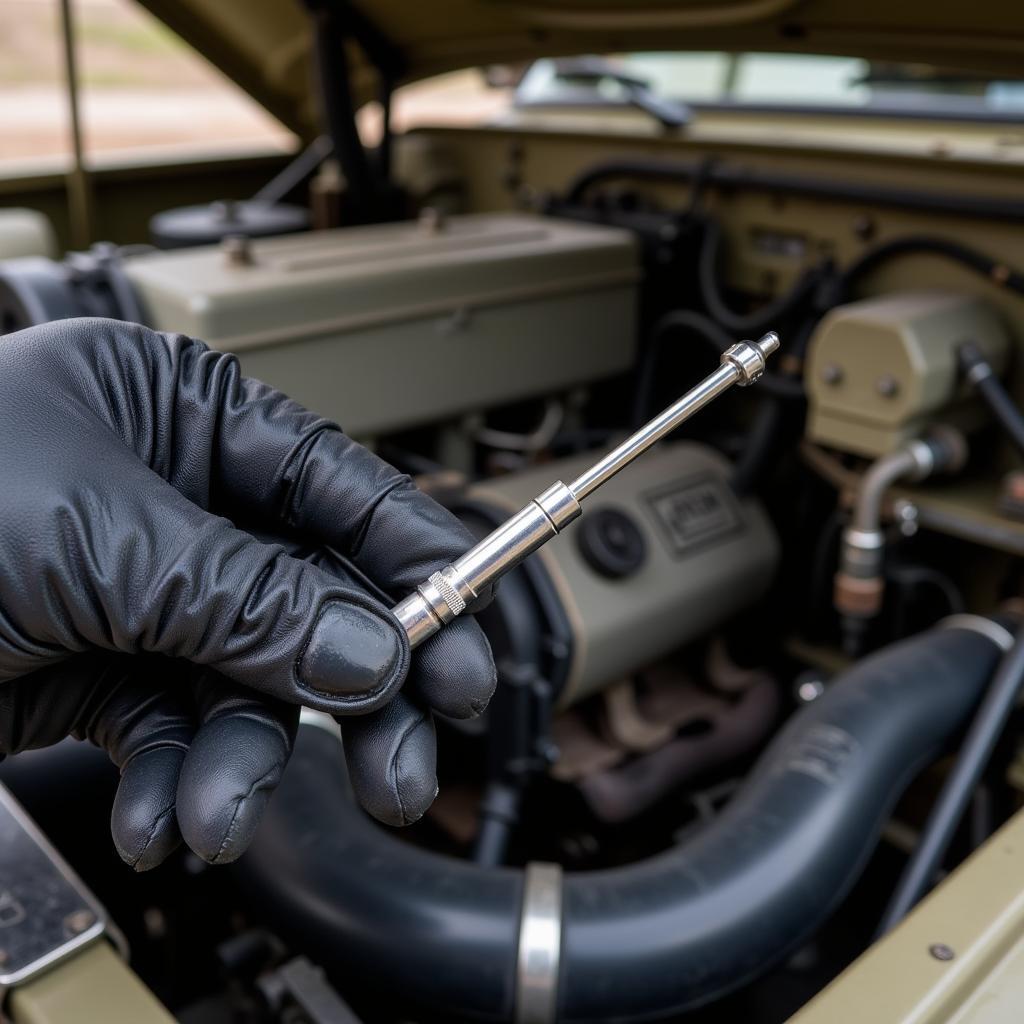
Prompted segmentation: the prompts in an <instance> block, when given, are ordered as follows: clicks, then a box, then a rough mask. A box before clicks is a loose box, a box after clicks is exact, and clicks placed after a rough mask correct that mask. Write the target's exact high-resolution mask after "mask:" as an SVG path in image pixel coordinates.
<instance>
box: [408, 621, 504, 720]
mask: <svg viewBox="0 0 1024 1024" xmlns="http://www.w3.org/2000/svg"><path fill="white" fill-rule="evenodd" d="M497 683H498V674H497V670H496V669H495V667H494V657H493V655H492V654H491V645H490V644H489V643H488V642H487V637H486V636H485V635H484V631H483V630H482V629H481V628H480V626H479V624H478V623H477V622H476V621H475V620H473V619H456V620H455V621H454V622H451V623H449V624H448V625H447V626H445V628H444V629H443V630H441V632H440V633H438V634H437V635H436V636H432V637H431V638H430V639H429V640H428V641H427V642H426V643H425V644H424V645H423V646H422V647H420V648H419V649H418V650H417V651H416V655H415V657H414V658H413V663H412V669H411V670H410V672H409V681H408V683H407V684H406V690H407V691H408V690H412V691H413V692H415V693H416V694H417V695H418V696H419V697H420V699H421V700H423V701H424V702H425V703H427V704H429V705H430V707H432V708H433V709H434V710H435V711H438V712H440V713H441V714H442V715H447V716H448V717H449V718H475V717H476V716H477V715H479V714H480V713H481V712H482V711H483V710H484V708H486V707H487V702H488V701H489V700H490V699H491V697H492V695H493V694H494V688H495V686H496V685H497Z"/></svg>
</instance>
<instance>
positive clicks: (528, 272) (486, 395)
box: [125, 215, 640, 437]
mask: <svg viewBox="0 0 1024 1024" xmlns="http://www.w3.org/2000/svg"><path fill="white" fill-rule="evenodd" d="M247 248H248V254H247V257H246V258H242V259H239V258H238V257H237V255H236V257H235V258H234V259H232V257H231V255H230V254H229V253H227V252H226V251H224V250H222V249H221V248H219V247H216V246H212V247H203V248H197V249H190V250H178V251H174V252H157V253H149V254H145V255H142V256H138V257H134V258H132V259H130V260H128V261H126V264H125V270H126V273H127V275H128V277H129V278H130V279H131V281H132V283H133V284H134V285H135V288H136V289H137V292H138V294H139V296H140V298H141V300H142V302H143V304H144V307H145V310H146V313H147V316H148V320H149V323H150V325H151V326H153V327H156V328H157V329H159V330H163V331H177V332H181V333H184V334H188V335H191V336H193V337H197V338H201V339H202V340H203V341H206V342H208V343H209V344H210V345H211V346H213V347H214V348H217V349H221V350H225V351H230V352H233V353H235V354H237V355H238V357H239V359H240V361H241V364H242V369H243V371H244V372H245V373H246V374H248V375H250V376H253V377H257V378H259V379H261V380H264V381H266V382H267V383H270V384H273V385H274V386H275V387H278V388H280V389H281V390H282V391H285V392H286V393H287V394H289V395H291V396H292V397H294V398H296V399H297V400H298V401H300V402H302V403H303V404H304V405H306V406H308V407H309V408H310V409H313V410H315V411H316V412H318V413H321V414H323V415H325V416H329V417H331V418H332V419H335V420H337V421H338V422H339V423H340V424H341V425H342V426H343V427H344V428H345V429H346V430H347V431H348V432H349V433H350V434H355V435H359V436H363V437H365V436H368V435H372V434H377V433H381V432H384V431H389V430H395V429H398V428H403V427H408V426H414V425H417V424H422V423H428V422H433V421H439V420H443V419H445V418H448V417H451V416H454V415H457V414H459V413H462V412H466V411H470V410H475V409H482V408H484V407H487V406H493V405H498V404H501V403H504V402H511V401H515V400H516V399H520V398H525V397H529V396H531V395H538V394H545V393H552V392H556V391H558V390H559V389H562V388H566V387H571V386H573V385H576V384H581V383H584V382H587V381H592V380H597V379H600V378H602V377H607V376H610V375H612V374H615V373H617V372H620V371H623V370H626V369H628V368H629V366H630V365H631V364H632V361H633V357H634V353H635V348H636V331H637V325H636V289H637V281H638V279H639V275H640V269H639V263H638V254H637V251H636V246H635V242H634V240H633V239H632V237H631V235H630V234H629V233H627V232H625V231H620V230H618V229H612V228H605V227H599V226H594V225H589V224H578V223H575V222H572V221H559V220H555V219H551V218H542V217H533V216H526V215H474V216H465V217H452V218H450V219H448V220H447V221H444V222H441V223H440V224H437V223H436V222H430V223H426V224H421V223H416V222H409V223H401V224H384V225H374V226H371V227H363V228H344V229H340V230H336V231H324V232H317V233H311V234H304V235H293V236H290V237H287V238H275V239H268V240H253V241H252V242H250V243H249V245H248V247H247Z"/></svg>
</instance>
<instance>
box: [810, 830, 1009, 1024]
mask: <svg viewBox="0 0 1024 1024" xmlns="http://www.w3.org/2000/svg"><path fill="white" fill-rule="evenodd" d="M1022 1007H1024V812H1021V813H1018V814H1017V815H1016V816H1015V817H1013V818H1011V819H1010V821H1009V822H1008V823H1007V824H1006V825H1004V826H1003V828H1002V829H1000V831H999V832H997V833H996V834H995V835H994V836H993V837H992V838H991V839H990V840H989V841H988V842H987V843H986V844H985V845H984V846H983V847H981V849H980V850H978V851H977V852H976V853H975V854H974V855H973V856H972V857H971V858H970V859H969V860H968V861H967V862H966V863H965V864H963V865H962V866H961V867H960V868H959V869H957V870H956V871H955V872H954V873H953V874H952V875H950V877H949V878H948V879H946V881H945V882H943V883H942V885H940V886H939V888H938V889H936V890H935V891H934V892H933V893H932V894H931V895H930V896H929V897H928V898H927V899H925V900H924V901H923V902H922V903H921V904H920V905H919V906H918V907H917V908H916V909H915V910H914V911H913V912H912V913H911V914H910V915H909V916H908V917H907V919H906V920H905V921H903V923H902V924H900V925H899V927H897V928H896V929H895V930H894V931H892V932H891V933H890V934H889V935H887V936H886V937H885V938H884V939H882V940H881V941H880V942H878V943H877V944H876V945H874V946H872V947H871V948H870V949H869V950H868V951H867V952H866V953H865V954H864V955H863V956H862V957H861V958H860V959H859V960H857V961H855V962H854V963H853V964H852V965H851V966H850V967H848V968H847V969H846V971H844V972H843V974H841V975H840V976H839V977H838V978H837V979H836V980H835V981H833V982H832V984H831V985H829V987H828V988H826V989H825V991H824V992H822V993H821V994H820V995H819V996H818V997H817V998H816V999H814V1000H813V1001H812V1002H810V1003H809V1004H808V1005H807V1006H805V1007H804V1008H803V1009H802V1010H801V1011H800V1012H799V1013H798V1014H797V1015H796V1016H795V1017H792V1018H791V1019H790V1024H865V1022H866V1021H871V1022H876V1021H877V1022H879V1024H881V1022H884V1024H1018V1022H1019V1021H1020V1020H1021V1016H1022Z"/></svg>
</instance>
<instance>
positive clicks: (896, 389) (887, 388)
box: [875, 373, 900, 398]
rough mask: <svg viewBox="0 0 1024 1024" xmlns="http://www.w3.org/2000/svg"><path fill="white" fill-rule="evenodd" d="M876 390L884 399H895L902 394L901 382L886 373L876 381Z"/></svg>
mask: <svg viewBox="0 0 1024 1024" xmlns="http://www.w3.org/2000/svg"><path fill="white" fill-rule="evenodd" d="M875 390H876V391H877V392H878V394H879V395H881V396H882V398H895V397H896V396H897V395H898V394H899V393H900V382H899V381H898V380H897V379H896V378H895V377H894V376H893V375H892V374H891V373H886V374H883V375H882V376H881V377H879V378H878V380H877V381H875Z"/></svg>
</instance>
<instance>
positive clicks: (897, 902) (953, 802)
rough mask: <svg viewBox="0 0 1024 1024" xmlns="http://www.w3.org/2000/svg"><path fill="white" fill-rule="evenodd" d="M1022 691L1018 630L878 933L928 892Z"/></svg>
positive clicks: (1023, 649)
mask: <svg viewBox="0 0 1024 1024" xmlns="http://www.w3.org/2000/svg"><path fill="white" fill-rule="evenodd" d="M1022 686H1024V629H1020V630H1019V631H1018V633H1017V636H1016V638H1015V639H1014V643H1013V646H1012V647H1011V648H1010V650H1009V651H1007V653H1006V656H1005V657H1004V658H1003V660H1002V662H1001V663H1000V665H999V670H998V671H997V672H996V674H995V678H993V680H992V685H991V686H989V688H988V691H987V692H986V694H985V698H984V700H983V701H982V702H981V707H979V708H978V713H977V714H976V715H975V716H974V721H973V722H971V727H970V729H969V730H968V732H967V735H966V737H965V738H964V742H963V744H962V745H961V747H960V753H959V754H958V755H957V759H956V763H955V764H954V765H953V770H952V771H951V772H950V773H949V776H948V778H947V779H946V781H945V783H944V784H943V787H942V791H941V792H940V793H939V798H938V800H936V801H935V806H934V807H933V808H932V810H931V813H930V814H929V815H928V821H927V822H926V823H925V826H924V830H923V831H922V833H921V839H920V841H919V842H918V844H917V846H916V847H915V849H914V853H913V855H912V856H911V858H910V862H909V863H908V864H907V866H906V868H905V870H904V872H903V874H902V876H901V877H900V880H899V883H898V884H897V886H896V890H895V892H893V894H892V898H891V899H890V900H889V905H888V906H887V907H886V908H885V913H884V914H883V915H882V923H881V925H880V927H879V933H880V934H882V935H884V934H885V933H886V932H888V931H890V930H891V929H893V928H895V927H896V925H897V924H899V922H900V921H902V920H903V918H904V917H906V915H907V914H908V913H909V912H910V911H911V909H912V908H913V907H914V905H915V904H916V903H917V902H918V900H920V899H921V898H922V897H923V896H924V895H925V893H927V892H928V890H929V889H930V888H931V887H932V883H933V881H934V879H935V872H936V871H937V870H938V869H939V866H940V865H941V863H942V858H943V857H944V856H945V855H946V851H947V850H948V849H949V844H950V843H951V842H952V840H953V836H954V835H955V834H956V830H957V827H958V826H959V824H960V822H961V820H962V819H963V816H964V813H965V812H966V810H967V808H968V806H969V804H970V802H971V800H972V798H973V797H974V793H975V790H976V789H977V788H978V783H979V782H980V781H981V777H982V775H983V774H984V772H985V768H986V766H987V765H988V763H989V760H990V759H991V757H992V751H993V750H994V749H995V746H996V743H997V742H998V741H999V737H1000V736H1001V735H1002V733H1003V729H1004V728H1005V727H1006V723H1007V720H1008V719H1009V717H1010V714H1011V713H1012V711H1013V709H1014V707H1015V706H1016V704H1017V697H1018V695H1019V694H1020V692H1021V687H1022Z"/></svg>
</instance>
